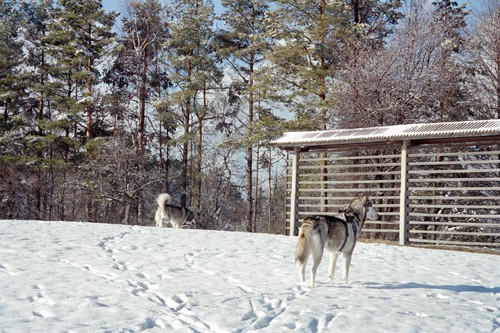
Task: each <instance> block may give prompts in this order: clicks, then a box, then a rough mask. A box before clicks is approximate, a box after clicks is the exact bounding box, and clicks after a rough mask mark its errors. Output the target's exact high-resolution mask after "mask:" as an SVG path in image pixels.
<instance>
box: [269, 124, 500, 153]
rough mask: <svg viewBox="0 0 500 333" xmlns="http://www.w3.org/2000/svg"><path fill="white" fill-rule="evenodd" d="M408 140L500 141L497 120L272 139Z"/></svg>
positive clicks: (301, 143) (311, 144)
mask: <svg viewBox="0 0 500 333" xmlns="http://www.w3.org/2000/svg"><path fill="white" fill-rule="evenodd" d="M403 141H410V142H411V143H414V144H426V143H429V144H431V143H434V144H435V143H451V142H466V141H500V119H491V120H477V121H464V122H447V123H423V124H415V125H395V126H383V127H369V128H356V129H340V130H327V131H307V132H286V133H284V134H283V136H282V137H280V138H278V139H276V140H273V141H271V143H270V144H271V145H272V146H275V147H279V148H281V149H283V150H294V149H297V148H298V149H300V150H317V149H328V148H334V147H349V146H359V145H360V144H362V145H363V146H374V145H379V146H380V145H389V144H397V143H401V142H403Z"/></svg>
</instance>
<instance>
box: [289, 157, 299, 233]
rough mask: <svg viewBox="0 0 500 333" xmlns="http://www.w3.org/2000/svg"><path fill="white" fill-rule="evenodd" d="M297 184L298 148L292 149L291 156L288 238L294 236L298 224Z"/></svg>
mask: <svg viewBox="0 0 500 333" xmlns="http://www.w3.org/2000/svg"><path fill="white" fill-rule="evenodd" d="M298 184H299V148H297V147H295V148H294V149H293V155H292V189H291V190H292V191H291V193H290V236H294V233H295V225H296V224H298V221H299V219H298V203H299V198H298V194H299V191H298Z"/></svg>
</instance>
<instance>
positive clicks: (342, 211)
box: [339, 206, 352, 216]
mask: <svg viewBox="0 0 500 333" xmlns="http://www.w3.org/2000/svg"><path fill="white" fill-rule="evenodd" d="M339 214H344V216H349V215H352V210H351V209H350V208H349V206H345V207H344V208H341V209H339Z"/></svg>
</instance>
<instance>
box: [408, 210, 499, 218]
mask: <svg viewBox="0 0 500 333" xmlns="http://www.w3.org/2000/svg"><path fill="white" fill-rule="evenodd" d="M409 215H410V216H421V217H454V218H485V219H487V218H489V219H498V218H500V215H486V214H476V215H474V214H434V213H413V212H410V214H409Z"/></svg>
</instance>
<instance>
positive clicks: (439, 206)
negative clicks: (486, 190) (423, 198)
mask: <svg viewBox="0 0 500 333" xmlns="http://www.w3.org/2000/svg"><path fill="white" fill-rule="evenodd" d="M409 206H410V208H443V209H446V208H449V209H453V208H456V209H499V208H500V207H499V206H488V205H427V204H410V205H409Z"/></svg>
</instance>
